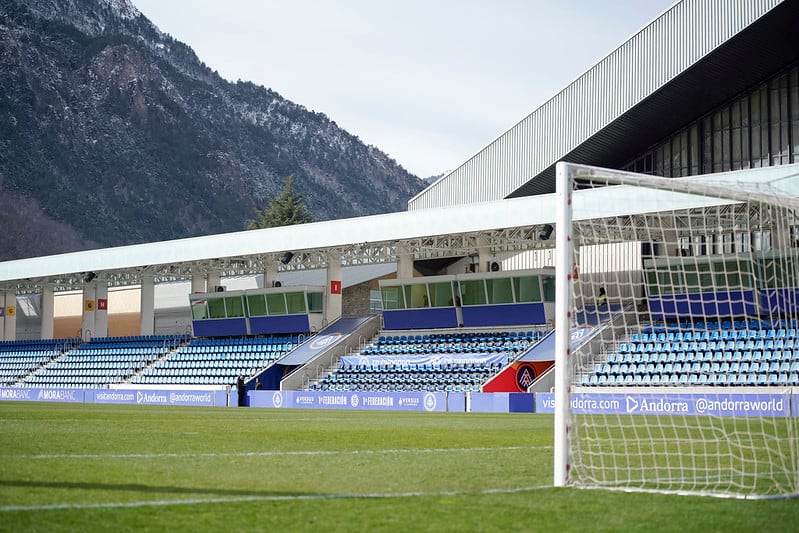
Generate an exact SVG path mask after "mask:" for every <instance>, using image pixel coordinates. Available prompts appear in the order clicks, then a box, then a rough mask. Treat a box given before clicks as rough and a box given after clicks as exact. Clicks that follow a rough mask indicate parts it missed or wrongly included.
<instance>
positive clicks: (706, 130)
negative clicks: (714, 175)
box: [702, 117, 713, 174]
mask: <svg viewBox="0 0 799 533" xmlns="http://www.w3.org/2000/svg"><path fill="white" fill-rule="evenodd" d="M702 139H703V140H702V173H703V174H709V173H711V172H713V123H712V120H711V118H710V117H705V118H703V119H702Z"/></svg>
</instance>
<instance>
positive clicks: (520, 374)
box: [516, 364, 535, 392]
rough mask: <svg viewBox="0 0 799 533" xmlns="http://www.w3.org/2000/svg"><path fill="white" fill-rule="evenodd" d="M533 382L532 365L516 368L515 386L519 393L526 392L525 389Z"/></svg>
mask: <svg viewBox="0 0 799 533" xmlns="http://www.w3.org/2000/svg"><path fill="white" fill-rule="evenodd" d="M533 381H535V369H534V368H533V365H529V364H525V365H519V366H518V367H516V386H517V387H519V390H520V391H523V392H527V388H528V387H529V386H530V385H532V384H533Z"/></svg>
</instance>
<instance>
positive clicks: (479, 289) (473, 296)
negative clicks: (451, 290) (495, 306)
mask: <svg viewBox="0 0 799 533" xmlns="http://www.w3.org/2000/svg"><path fill="white" fill-rule="evenodd" d="M459 283H460V289H461V299H462V304H463V305H485V303H486V294H485V285H484V281H483V280H482V279H475V280H468V281H461V282H459Z"/></svg>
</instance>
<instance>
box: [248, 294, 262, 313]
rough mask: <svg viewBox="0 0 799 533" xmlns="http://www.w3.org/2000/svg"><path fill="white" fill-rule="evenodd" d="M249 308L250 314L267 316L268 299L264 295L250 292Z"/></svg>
mask: <svg viewBox="0 0 799 533" xmlns="http://www.w3.org/2000/svg"><path fill="white" fill-rule="evenodd" d="M247 310H248V312H249V314H250V316H266V299H265V298H264V295H263V294H248V295H247Z"/></svg>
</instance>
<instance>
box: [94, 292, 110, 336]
mask: <svg viewBox="0 0 799 533" xmlns="http://www.w3.org/2000/svg"><path fill="white" fill-rule="evenodd" d="M94 290H95V294H94V295H95V306H94V331H93V332H92V337H108V281H106V280H102V279H98V280H97V281H96V282H95V283H94Z"/></svg>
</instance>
